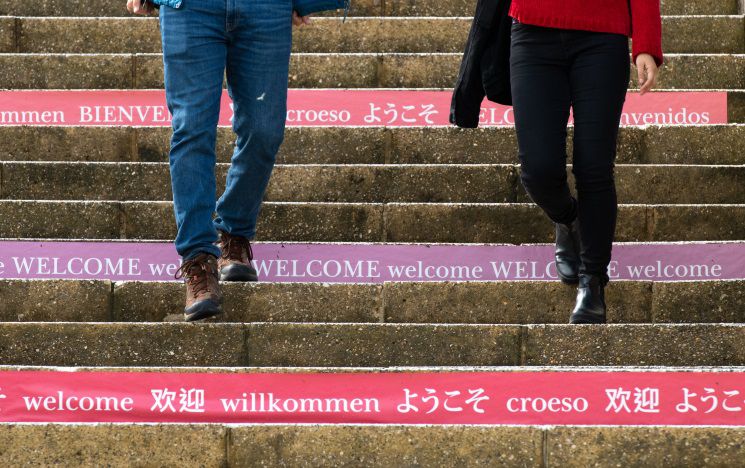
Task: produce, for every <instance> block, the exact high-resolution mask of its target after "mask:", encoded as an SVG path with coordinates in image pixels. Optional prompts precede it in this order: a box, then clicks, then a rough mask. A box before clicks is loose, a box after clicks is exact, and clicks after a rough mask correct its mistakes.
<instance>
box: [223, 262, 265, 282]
mask: <svg viewBox="0 0 745 468" xmlns="http://www.w3.org/2000/svg"><path fill="white" fill-rule="evenodd" d="M220 281H229V282H244V283H245V282H251V283H253V282H256V281H259V277H258V275H257V274H256V272H255V271H254V270H253V269H252V268H249V267H247V266H245V265H231V266H229V267H226V268H223V269H222V270H220Z"/></svg>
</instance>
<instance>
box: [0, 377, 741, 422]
mask: <svg viewBox="0 0 745 468" xmlns="http://www.w3.org/2000/svg"><path fill="white" fill-rule="evenodd" d="M0 385H2V387H0V422H77V423H80V422H88V423H90V422H102V423H108V422H144V423H285V424H288V423H318V424H516V425H521V424H522V425H542V424H551V425H570V424H571V425H723V426H744V425H745V373H742V372H612V371H607V372H581V371H575V372H545V371H534V372H453V373H450V372H440V373H432V372H427V373H424V372H423V373H411V372H409V373H404V372H402V373H389V372H382V373H323V374H298V373H286V374H284V373H283V374H275V373H257V374H247V373H232V374H230V373H220V374H218V373H204V374H197V373H167V372H163V373H156V372H83V371H76V372H60V371H5V372H0Z"/></svg>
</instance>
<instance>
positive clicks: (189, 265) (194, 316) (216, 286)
mask: <svg viewBox="0 0 745 468" xmlns="http://www.w3.org/2000/svg"><path fill="white" fill-rule="evenodd" d="M181 278H183V279H184V281H185V282H186V308H184V316H185V317H186V321H187V322H193V321H195V320H202V319H206V318H209V317H214V316H215V315H218V314H219V313H220V312H222V310H221V308H220V303H221V302H222V294H221V293H220V283H218V280H217V259H216V258H215V257H214V255H210V254H207V253H203V254H200V255H197V256H196V257H194V258H192V259H189V260H187V261H185V262H184V263H183V265H181V268H179V269H178V271H177V272H176V279H181Z"/></svg>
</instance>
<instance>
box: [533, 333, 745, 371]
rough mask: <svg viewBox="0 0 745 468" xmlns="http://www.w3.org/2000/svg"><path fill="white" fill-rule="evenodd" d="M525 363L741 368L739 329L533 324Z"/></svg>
mask: <svg viewBox="0 0 745 468" xmlns="http://www.w3.org/2000/svg"><path fill="white" fill-rule="evenodd" d="M523 347H524V349H525V355H524V364H525V365H534V366H535V365H537V366H558V365H562V366H563V365H567V366H741V365H744V364H745V327H743V326H739V325H731V326H730V325H660V324H655V325H607V326H593V325H586V326H577V325H534V326H529V327H528V329H527V333H526V335H525V341H524V343H523Z"/></svg>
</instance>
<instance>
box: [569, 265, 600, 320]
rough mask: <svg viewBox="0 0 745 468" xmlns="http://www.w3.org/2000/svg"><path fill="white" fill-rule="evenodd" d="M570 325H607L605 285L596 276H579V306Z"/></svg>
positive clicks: (575, 307)
mask: <svg viewBox="0 0 745 468" xmlns="http://www.w3.org/2000/svg"><path fill="white" fill-rule="evenodd" d="M569 323H574V324H580V323H605V284H603V281H601V279H600V277H599V276H596V275H586V274H584V273H583V274H581V275H579V288H578V289H577V305H575V306H574V311H572V316H571V317H570V318H569Z"/></svg>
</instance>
